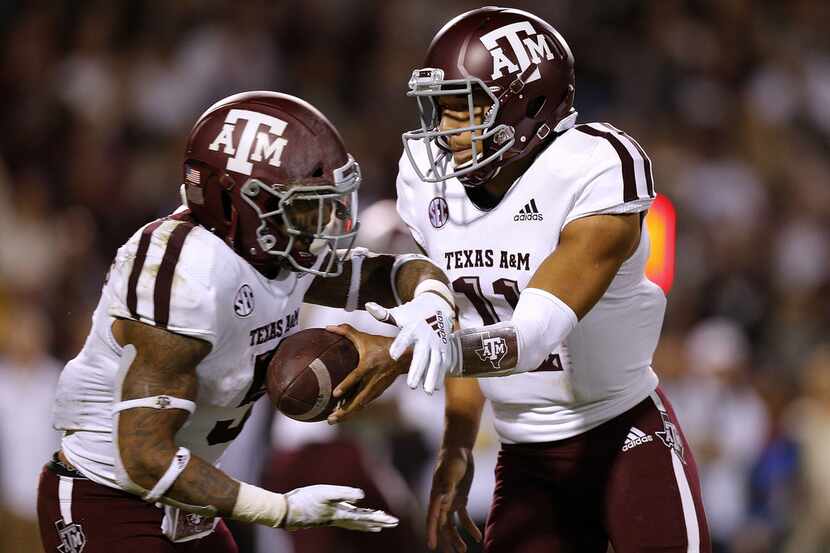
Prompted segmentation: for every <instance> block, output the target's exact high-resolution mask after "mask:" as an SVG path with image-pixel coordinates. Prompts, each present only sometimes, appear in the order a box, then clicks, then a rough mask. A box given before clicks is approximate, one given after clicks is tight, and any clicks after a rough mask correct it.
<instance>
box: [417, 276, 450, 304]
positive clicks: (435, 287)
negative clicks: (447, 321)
mask: <svg viewBox="0 0 830 553" xmlns="http://www.w3.org/2000/svg"><path fill="white" fill-rule="evenodd" d="M427 292H431V293H433V294H436V295H438V296H439V297H440V298H441V299H443V300H444V301H446V302H447V303H448V304H449V306H450V309H452V310H453V311H455V298H453V295H452V292H451V291H450V288H449V286H447V285H446V284H444V283H443V282H441V281H440V280H436V279H434V278H428V279H426V280H422V281H421V282H419V283H418V286H416V287H415V290H414V291H413V293H412V297H413V298H414V297H416V296H418V295H419V294H425V293H427Z"/></svg>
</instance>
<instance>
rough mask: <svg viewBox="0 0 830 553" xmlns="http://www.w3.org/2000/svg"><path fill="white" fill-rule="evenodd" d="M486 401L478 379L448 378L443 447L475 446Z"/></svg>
mask: <svg viewBox="0 0 830 553" xmlns="http://www.w3.org/2000/svg"><path fill="white" fill-rule="evenodd" d="M484 401H485V399H484V394H482V393H481V388H479V385H478V382H477V381H476V380H472V379H460V378H449V379H447V381H446V407H445V409H444V418H445V428H444V439H443V442H442V445H441V447H442V448H443V449H449V448H465V449H472V448H473V445H474V444H475V441H476V436H477V435H478V428H479V424H480V422H481V412H482V410H483V408H484Z"/></svg>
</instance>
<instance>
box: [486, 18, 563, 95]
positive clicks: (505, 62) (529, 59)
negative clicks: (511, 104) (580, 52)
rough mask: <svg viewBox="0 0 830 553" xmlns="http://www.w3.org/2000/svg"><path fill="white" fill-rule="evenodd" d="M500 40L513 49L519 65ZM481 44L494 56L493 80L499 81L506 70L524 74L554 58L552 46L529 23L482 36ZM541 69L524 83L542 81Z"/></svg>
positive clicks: (512, 24)
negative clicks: (504, 39)
mask: <svg viewBox="0 0 830 553" xmlns="http://www.w3.org/2000/svg"><path fill="white" fill-rule="evenodd" d="M519 32H524V33H525V34H526V35H527V37H526V38H524V39H522V38H520V37H519ZM500 38H506V39H507V42H508V44H510V47H511V48H512V49H513V54H514V55H515V56H516V61H517V62H518V65H516V64H515V63H513V62H512V61H511V60H510V58H508V57H507V56H506V55H505V54H504V51H503V50H502V49H501V47H500V46H499V45H498V40H499V39H500ZM480 40H481V42H482V44H484V47H485V48H487V49H488V50H489V51H490V55H491V56H493V74H492V75H491V76H490V77H491V78H493V79H498V78H501V77H503V76H504V72H503V70H504V69H507V72H508V73H518V72H522V73H523V72H524V71H525V69H527V68H528V67H530V64H531V63H532V64H534V65H539V64H540V63H541V62H542V58H543V57H544V59H545V60H552V59H553V58H554V55H553V52H552V51H551V49H550V44H548V41H547V39H546V37H545V35H543V34H541V33H540V34H537V33H536V29H534V28H533V25H531V24H530V22H529V21H519V22H518V23H511V24H510V25H505V26H504V27H499V28H498V29H495V30H493V31H490V32H489V33H487V34H484V35H481V39H480ZM528 54H529V55H528ZM541 77H542V76H541V75H540V74H539V68H538V67H537V68H536V70H535V71H533V73H532V74H531V75H530V77H528V78H527V79H524V82H526V83H531V82H533V81H536V80H538V79H540V78H541Z"/></svg>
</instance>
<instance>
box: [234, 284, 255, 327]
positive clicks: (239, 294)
mask: <svg viewBox="0 0 830 553" xmlns="http://www.w3.org/2000/svg"><path fill="white" fill-rule="evenodd" d="M233 312H234V313H236V316H237V317H240V318H243V319H244V318H245V317H247V316H248V315H250V314H251V313H253V312H254V291H253V290H251V287H250V286H248V285H247V284H243V285H242V286H240V287H239V290H237V291H236V296H235V297H234V299H233Z"/></svg>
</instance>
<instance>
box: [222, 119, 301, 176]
mask: <svg viewBox="0 0 830 553" xmlns="http://www.w3.org/2000/svg"><path fill="white" fill-rule="evenodd" d="M237 125H244V129H243V131H242V135H241V136H240V138H239V144H236V145H234V143H233V132H234V130H236V126H237ZM287 125H288V124H287V123H286V122H285V121H283V120H281V119H277V118H276V117H273V116H271V115H265V114H264V113H259V112H256V111H250V110H247V109H232V110H230V111H229V112H228V115H227V116H225V123H224V124H223V125H222V130H221V131H219V134H218V135H216V138H214V139H213V142H211V143H210V146H208V148H209V149H210V150H213V151H214V152H218V151H219V148H220V147H222V152H223V153H225V154H227V155H228V156H230V157H228V163H227V166H226V168H227V169H228V170H229V171H236V172H237V173H242V174H243V175H250V174H251V171H253V168H254V166H253V163H251V162H252V161H256V162H262V161H267V162H268V163H269V164H270V165H273V166H274V167H279V166H280V165H281V163H282V162H281V158H282V151H283V150H284V149H285V145H286V144H288V141H287V140H286V139H284V138H282V133H283V132H285V127H286V126H287ZM260 127H263V128H264V129H265V130H260Z"/></svg>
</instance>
